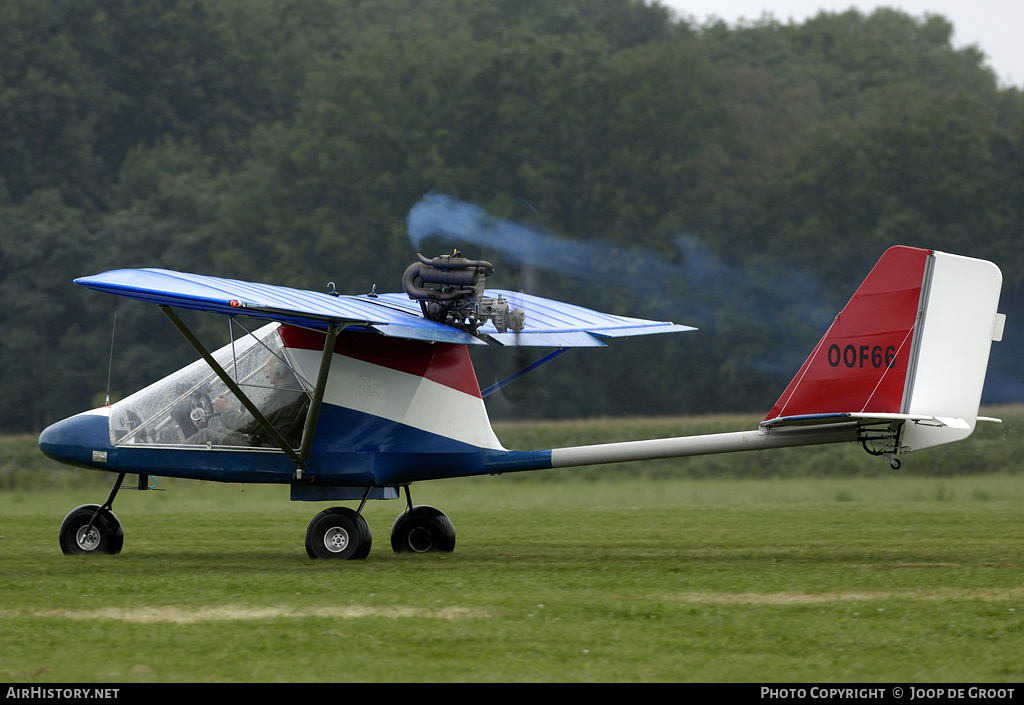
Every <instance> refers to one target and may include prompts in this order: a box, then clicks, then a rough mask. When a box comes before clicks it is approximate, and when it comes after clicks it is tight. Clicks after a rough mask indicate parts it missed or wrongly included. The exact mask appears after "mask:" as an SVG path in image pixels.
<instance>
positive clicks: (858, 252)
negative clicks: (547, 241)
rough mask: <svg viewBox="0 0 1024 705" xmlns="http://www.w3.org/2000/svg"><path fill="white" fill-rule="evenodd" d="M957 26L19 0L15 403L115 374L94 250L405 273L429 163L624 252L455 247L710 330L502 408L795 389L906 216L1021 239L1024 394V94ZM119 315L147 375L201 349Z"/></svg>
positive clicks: (361, 278) (563, 375) (542, 283)
mask: <svg viewBox="0 0 1024 705" xmlns="http://www.w3.org/2000/svg"><path fill="white" fill-rule="evenodd" d="M952 31H953V28H952V26H951V25H950V24H949V23H948V22H947V21H946V20H944V19H943V18H941V17H935V16H932V17H928V18H925V19H923V20H919V19H914V18H911V17H909V16H907V15H904V14H902V13H900V12H896V11H893V10H878V11H876V12H874V13H872V14H871V15H863V14H861V13H859V12H857V11H849V12H844V13H840V14H827V13H822V14H820V15H819V16H817V17H815V18H813V19H811V20H808V21H807V22H805V23H803V24H801V25H781V24H778V23H776V22H772V21H769V22H761V23H757V24H753V25H749V26H743V27H727V26H725V25H722V24H714V25H709V26H705V27H697V26H692V25H690V24H688V23H686V22H682V21H677V20H674V19H672V17H671V16H670V15H669V13H668V12H667V11H666V10H665V9H664V8H663V7H661V6H660V5H657V4H650V3H647V2H641V1H640V0H563V1H561V2H557V3H552V2H542V1H531V0H376V1H372V2H371V1H368V0H315V1H313V2H310V1H309V0H261V1H259V2H249V1H247V2H242V1H240V0H148V1H147V2H128V1H127V0H76V1H75V2H66V1H62V0H43V1H39V0H32V1H29V0H11V1H10V2H5V3H3V4H2V6H0V257H2V259H0V292H2V296H3V299H2V300H3V303H4V306H3V307H2V309H0V318H2V322H3V324H4V326H3V327H4V336H5V337H4V345H3V348H2V352H0V355H2V365H0V376H2V382H0V384H2V388H3V389H4V390H5V392H6V398H5V401H6V403H5V405H4V406H3V408H0V430H3V431H9V432H13V431H37V430H39V429H40V428H42V427H43V426H45V425H46V424H47V423H50V422H52V421H54V420H56V419H58V418H61V417H63V416H67V415H68V414H70V413H73V412H75V411H79V410H82V409H84V408H87V407H89V406H93V405H95V404H97V403H101V402H102V400H103V398H104V396H105V393H106V370H107V362H108V356H109V350H110V325H111V321H112V319H113V308H114V305H115V301H113V300H111V299H109V297H102V296H100V295H98V294H91V293H88V292H84V291H81V290H78V289H77V288H76V287H74V286H72V285H71V283H70V282H71V280H72V279H73V278H75V277H77V276H81V275H85V274H93V273H96V272H99V271H104V270H107V269H112V268H116V267H142V266H159V267H167V268H172V269H182V270H191V271H199V272H204V273H211V274H218V275H223V276H234V277H240V278H250V279H254V280H258V281H268V282H274V283H280V284H286V285H292V286H299V287H304V288H311V289H322V288H323V287H325V286H326V283H327V282H328V281H334V282H336V283H337V284H338V288H339V289H340V290H342V291H346V292H352V293H360V292H364V291H368V290H369V289H370V288H371V287H372V286H374V285H377V286H378V288H379V289H381V290H389V291H390V290H396V289H397V288H398V286H399V281H400V277H401V274H402V272H403V270H404V268H405V266H406V265H407V264H408V263H409V262H410V261H411V260H412V257H413V246H412V244H411V243H410V240H409V237H408V235H407V232H406V217H407V215H408V213H409V210H410V209H411V208H412V207H413V206H414V205H416V203H417V202H419V200H420V199H421V198H422V197H423V196H424V194H426V193H428V192H430V191H437V192H441V193H448V194H451V195H452V196H454V197H456V198H459V199H462V200H465V201H468V202H471V203H474V204H476V205H479V206H481V207H483V208H486V209H487V210H488V211H489V212H491V213H492V214H494V215H496V216H498V217H502V218H508V219H511V220H515V221H518V222H522V223H524V224H528V225H529V226H530V227H533V228H540V229H543V230H544V231H546V232H547V233H549V234H551V235H552V236H558V237H561V238H564V239H565V240H567V241H569V242H571V243H577V244H579V245H586V246H589V247H591V248H594V249H595V250H596V251H597V252H600V253H602V254H601V256H600V257H599V260H600V261H598V262H595V261H594V260H588V261H586V262H583V263H582V264H580V265H579V266H576V267H564V268H562V269H560V270H558V271H550V270H545V269H543V268H541V266H540V265H541V264H544V263H545V260H546V259H550V258H547V257H546V254H547V253H545V252H534V253H532V255H533V259H532V260H531V261H530V262H529V263H528V264H525V265H524V264H523V263H521V262H519V261H517V260H514V259H512V258H510V257H508V256H507V255H504V254H502V253H500V252H489V251H474V250H480V248H479V247H478V246H475V245H472V244H466V243H460V242H447V241H444V240H443V239H442V238H428V239H427V240H426V241H425V243H424V248H425V249H428V248H430V249H428V251H427V252H426V254H429V255H433V254H437V252H433V251H431V250H433V249H437V250H438V252H440V251H441V250H444V249H450V248H451V247H462V248H463V249H464V250H465V251H466V254H467V255H469V256H474V257H476V256H479V257H484V258H486V259H491V260H492V261H494V263H495V264H496V266H497V268H498V273H499V274H498V279H497V280H496V281H495V286H498V287H502V288H511V289H515V288H524V289H528V290H531V291H534V292H535V293H540V294H544V295H549V296H553V297H559V298H565V299H568V300H571V301H574V302H578V303H581V304H584V305H590V306H593V307H594V308H598V309H603V310H609V311H613V312H616V313H625V314H633V315H637V316H645V317H651V318H659V319H671V320H675V321H678V322H683V323H689V324H692V325H696V326H698V327H700V328H701V332H700V333H697V334H688V335H686V336H677V337H676V339H675V340H671V341H668V340H658V341H650V342H649V341H629V342H627V343H625V344H620V345H617V346H614V347H613V348H611V349H609V350H603V351H576V352H575V353H573V355H572V357H573V359H574V361H573V362H571V363H566V362H560V363H556V364H555V365H554V366H552V367H550V368H546V369H545V370H543V371H542V372H538V373H536V375H537V376H536V377H535V378H534V379H533V381H532V382H523V383H521V384H524V385H526V384H529V385H531V386H530V388H529V389H528V390H527V391H528V392H529V393H526V394H512V393H511V392H510V394H509V395H508V398H506V399H505V400H504V401H496V402H495V404H494V409H493V412H494V413H495V415H497V416H503V415H504V416H537V417H554V416H561V417H567V416H579V415H594V414H607V415H614V414H620V413H658V414H665V413H698V412H706V411H711V410H747V409H761V408H764V409H767V408H769V407H770V406H771V404H772V402H773V401H774V399H775V396H776V395H777V393H778V392H779V391H780V390H781V389H782V387H783V386H784V385H785V383H786V381H787V380H788V379H789V377H790V376H791V375H792V373H793V371H794V370H795V369H796V368H797V367H798V366H799V364H800V363H801V362H802V360H803V357H804V356H805V355H806V353H807V352H808V351H809V350H810V348H811V346H812V345H813V344H814V342H815V341H816V340H817V338H818V337H819V336H820V335H821V333H822V332H823V330H824V327H825V326H827V324H828V321H829V320H830V319H831V317H832V316H833V315H834V314H835V312H836V311H838V309H839V308H840V307H841V306H842V304H843V303H844V301H845V299H846V297H848V296H849V294H850V293H851V292H852V290H853V288H854V287H856V285H857V284H858V283H859V281H860V279H861V278H863V276H864V275H865V274H866V273H867V271H868V269H869V267H870V266H871V264H872V263H873V262H874V261H875V259H876V258H877V257H878V256H879V255H880V254H881V252H882V250H884V249H885V248H886V247H888V246H889V245H892V244H897V243H901V244H908V245H917V246H923V247H934V248H939V249H945V250H949V251H953V252H957V253H961V254H966V255H973V256H982V257H986V258H991V259H992V260H994V261H996V262H997V263H998V264H999V265H1000V266H1001V267H1002V269H1003V271H1004V274H1005V276H1006V281H1007V288H1006V293H1005V295H1004V301H1006V304H1004V307H1003V308H1004V310H1006V311H1007V312H1008V313H1009V314H1010V316H1011V318H1010V320H1011V325H1010V332H1009V333H1008V336H1007V341H1006V342H1004V343H1003V344H1002V345H1001V346H996V356H997V357H996V358H995V360H994V362H993V370H994V374H996V375H998V376H999V377H1000V379H1001V380H1002V381H1001V382H1000V384H999V385H998V389H997V390H995V391H998V392H1001V394H995V393H994V392H993V394H992V398H990V399H987V400H988V401H993V402H995V401H1004V400H1008V399H1013V398H1016V396H1019V394H1018V393H1017V388H1018V387H1019V386H1020V380H1019V376H1018V372H1017V369H1016V368H1017V365H1016V362H1015V360H1014V355H1013V354H1012V350H1013V349H1014V345H1015V341H1016V340H1017V338H1015V337H1014V333H1013V331H1012V326H1013V323H1012V322H1013V321H1014V320H1016V318H1015V317H1014V315H1013V314H1014V313H1015V312H1018V311H1020V312H1022V313H1024V311H1022V309H1024V304H1022V299H1024V297H1022V296H1021V294H1022V291H1021V286H1022V285H1024V261H1022V257H1024V255H1022V254H1021V253H1022V251H1024V250H1022V249H1021V248H1020V247H1019V246H1018V241H1019V238H1020V233H1021V232H1022V231H1024V222H1022V221H1024V218H1022V209H1024V167H1022V165H1024V98H1022V95H1021V92H1020V91H1018V90H1017V89H1000V88H999V87H998V86H997V85H996V82H995V78H994V76H993V73H992V71H991V70H990V69H989V68H988V67H987V66H985V64H984V63H983V57H982V56H981V55H980V54H979V52H977V51H976V50H974V49H965V50H956V49H954V48H953V47H952V45H951V44H950V37H951V36H952ZM117 315H118V325H117V337H116V339H115V353H116V355H115V366H114V369H113V371H112V375H111V377H112V379H111V387H112V394H113V395H114V396H115V397H116V396H117V395H118V394H119V393H126V392H129V391H132V390H134V389H137V388H139V387H141V386H142V385H144V384H146V383H148V382H150V381H152V380H153V379H154V378H156V377H158V376H159V375H161V374H164V373H166V372H167V371H169V370H171V369H174V368H176V367H177V366H179V365H180V364H184V363H185V362H186V361H188V360H190V359H191V358H192V354H191V353H190V352H187V351H186V347H185V346H183V345H182V344H180V343H179V342H178V341H177V340H176V337H175V335H176V334H174V332H173V331H172V330H170V327H169V325H168V324H167V323H166V322H165V321H163V319H162V317H161V316H159V314H157V313H156V312H155V311H152V310H151V309H150V308H147V307H143V306H141V305H134V304H131V303H122V304H120V305H119V306H118V313H117ZM201 325H202V326H204V328H203V333H204V336H209V337H210V339H211V344H213V343H215V342H217V341H219V340H223V339H224V331H225V330H226V326H223V325H222V322H220V321H211V322H206V323H202V324H201ZM154 343H156V345H154ZM509 364H511V363H510V362H509V361H508V360H507V359H506V360H504V361H497V362H494V363H493V364H492V363H491V362H489V361H483V363H482V366H483V367H484V368H485V373H486V374H487V375H492V374H493V375H495V376H500V375H501V374H502V373H503V372H507V371H508V370H506V369H505V368H503V367H502V366H503V365H504V366H506V367H507V366H508V365H509ZM492 367H494V368H495V369H493V370H492V369H491V368H492ZM609 370H616V373H615V374H609ZM488 381H489V380H485V381H484V383H487V382H488Z"/></svg>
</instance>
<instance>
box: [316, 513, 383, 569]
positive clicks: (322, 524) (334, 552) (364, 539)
mask: <svg viewBox="0 0 1024 705" xmlns="http://www.w3.org/2000/svg"><path fill="white" fill-rule="evenodd" d="M371 543H373V537H372V536H371V535H370V526H369V524H367V523H366V519H364V518H363V517H362V515H361V514H358V513H357V512H354V511H352V510H351V509H348V508H346V507H331V508H330V509H325V510H324V511H322V512H320V513H319V514H317V515H316V516H315V517H313V521H311V522H309V527H308V528H307V529H306V553H307V554H308V555H309V557H310V558H336V559H340V560H356V559H362V558H366V556H367V555H369V553H370V544H371Z"/></svg>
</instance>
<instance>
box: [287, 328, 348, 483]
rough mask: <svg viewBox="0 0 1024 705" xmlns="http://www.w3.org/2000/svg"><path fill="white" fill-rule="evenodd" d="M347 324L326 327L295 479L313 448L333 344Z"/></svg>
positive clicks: (329, 368) (297, 478)
mask: <svg viewBox="0 0 1024 705" xmlns="http://www.w3.org/2000/svg"><path fill="white" fill-rule="evenodd" d="M348 325H349V324H348V323H336V322H331V324H330V325H329V326H328V327H327V339H326V340H325V341H324V352H323V355H322V356H321V357H320V371H319V372H317V376H316V389H314V390H313V401H312V402H311V403H310V405H309V413H307V414H306V425H305V426H304V427H303V429H302V446H301V447H300V448H299V462H300V463H301V465H300V466H299V467H298V468H297V469H296V471H295V479H296V480H301V479H302V469H303V467H305V465H306V461H307V460H309V452H310V450H311V449H312V447H313V432H314V431H315V430H316V424H317V421H319V419H320V407H321V406H322V405H323V401H324V391H325V390H326V389H327V377H328V375H329V374H330V371H331V359H332V358H333V357H334V343H335V341H337V340H338V335H340V334H341V331H343V330H345V328H346V327H347V326H348Z"/></svg>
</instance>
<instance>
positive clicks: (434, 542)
mask: <svg viewBox="0 0 1024 705" xmlns="http://www.w3.org/2000/svg"><path fill="white" fill-rule="evenodd" d="M391 549H392V550H393V551H394V552H395V553H406V552H410V551H411V552H414V553H427V552H428V551H440V552H443V553H451V552H452V551H454V550H455V527H453V526H452V522H451V520H450V519H448V517H447V516H445V515H444V512H442V511H441V510H439V509H435V508H434V507H429V506H427V505H425V504H421V505H419V506H417V507H412V508H411V509H406V510H405V511H404V512H402V513H401V514H399V515H398V518H397V519H395V525H394V526H393V527H391Z"/></svg>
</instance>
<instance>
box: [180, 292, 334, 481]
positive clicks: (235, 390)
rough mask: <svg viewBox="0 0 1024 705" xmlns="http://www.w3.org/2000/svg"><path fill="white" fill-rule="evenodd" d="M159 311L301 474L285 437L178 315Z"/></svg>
mask: <svg viewBox="0 0 1024 705" xmlns="http://www.w3.org/2000/svg"><path fill="white" fill-rule="evenodd" d="M160 310H161V311H163V312H164V314H165V315H166V316H167V318H169V319H170V320H171V323H173V324H174V327H175V328H177V329H178V332H180V333H181V334H182V335H183V336H184V337H185V340H187V341H188V342H189V344H190V345H191V346H192V347H193V348H195V350H196V352H197V353H199V355H200V356H201V357H202V358H203V360H205V361H206V364H208V365H209V366H210V368H211V369H212V370H213V371H214V372H215V373H217V376H218V377H220V381H221V382H223V383H224V384H225V385H226V386H227V388H228V389H230V390H231V393H232V394H234V395H235V397H236V398H237V399H238V401H240V402H242V406H244V407H245V408H246V410H247V411H248V412H249V413H250V414H252V417H253V418H254V419H256V421H257V422H259V424H260V426H262V427H263V430H265V431H266V432H267V433H268V434H269V435H270V437H271V438H273V439H274V442H275V443H277V445H278V446H280V447H281V450H283V451H284V452H285V454H286V455H287V456H288V457H289V458H291V459H292V461H293V462H294V463H295V467H296V474H299V473H301V471H302V470H303V468H305V466H306V463H305V461H303V459H302V458H301V457H299V454H298V453H296V452H295V450H294V449H293V448H291V446H289V445H288V441H287V440H285V437H284V436H282V435H281V432H280V431H278V430H277V429H276V428H274V425H273V424H272V423H270V422H269V421H268V420H267V417H266V416H264V415H263V412H261V411H260V410H259V408H257V406H256V405H255V404H254V403H253V402H252V400H251V399H249V397H248V396H247V395H246V393H245V392H243V391H242V388H241V387H239V386H238V385H237V384H236V383H235V380H233V379H232V378H231V375H229V374H228V373H227V372H226V371H225V370H224V368H223V367H221V366H220V363H219V362H217V361H216V360H215V359H214V358H213V355H211V354H210V353H209V351H208V350H207V349H206V348H205V347H203V344H202V343H201V342H200V341H199V338H197V337H196V336H195V334H193V333H192V331H191V330H189V327H188V326H186V325H185V322H184V321H182V320H181V318H179V317H178V314H177V313H175V312H174V310H173V309H172V308H171V307H170V306H167V305H165V304H160ZM320 384H321V382H320V380H317V387H319V386H320ZM321 398H322V395H321ZM318 413H319V410H318Z"/></svg>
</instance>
